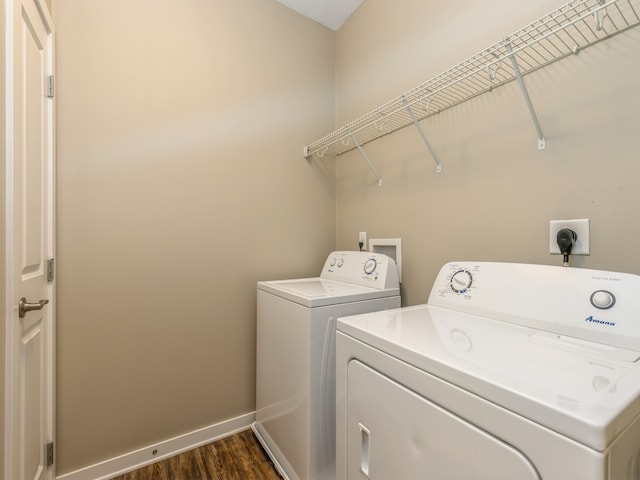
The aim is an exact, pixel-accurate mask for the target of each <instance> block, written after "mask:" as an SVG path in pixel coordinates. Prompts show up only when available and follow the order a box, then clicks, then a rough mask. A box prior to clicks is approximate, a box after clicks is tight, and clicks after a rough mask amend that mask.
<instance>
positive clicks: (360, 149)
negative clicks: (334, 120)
mask: <svg viewBox="0 0 640 480" xmlns="http://www.w3.org/2000/svg"><path fill="white" fill-rule="evenodd" d="M349 135H350V136H351V139H352V140H353V143H355V145H356V147H358V151H359V152H360V155H362V158H364V160H365V161H366V162H367V165H369V168H370V169H371V171H372V172H373V174H374V175H375V176H376V178H377V179H378V186H379V187H381V186H382V177H381V176H380V174H379V173H378V171H377V170H376V169H375V167H374V166H373V165H372V163H371V162H370V161H369V157H367V154H366V153H365V151H364V149H363V148H362V145H360V142H358V140H357V139H356V137H355V136H354V135H353V133H351V132H349Z"/></svg>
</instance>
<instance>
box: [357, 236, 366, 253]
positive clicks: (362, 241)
mask: <svg viewBox="0 0 640 480" xmlns="http://www.w3.org/2000/svg"><path fill="white" fill-rule="evenodd" d="M358 243H359V244H361V245H362V249H361V250H366V249H367V232H360V233H358Z"/></svg>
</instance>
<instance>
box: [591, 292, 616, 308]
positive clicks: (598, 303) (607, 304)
mask: <svg viewBox="0 0 640 480" xmlns="http://www.w3.org/2000/svg"><path fill="white" fill-rule="evenodd" d="M614 303H616V297H615V296H614V295H613V293H611V292H608V291H606V290H596V291H595V292H593V293H592V294H591V305H593V306H594V307H596V308H599V309H601V310H606V309H607V308H611V307H613V304H614Z"/></svg>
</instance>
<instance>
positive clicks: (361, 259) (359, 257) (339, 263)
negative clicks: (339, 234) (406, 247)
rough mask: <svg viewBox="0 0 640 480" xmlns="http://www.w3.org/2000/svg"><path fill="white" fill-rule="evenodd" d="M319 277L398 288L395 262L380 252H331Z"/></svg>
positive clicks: (381, 287) (363, 284)
mask: <svg viewBox="0 0 640 480" xmlns="http://www.w3.org/2000/svg"><path fill="white" fill-rule="evenodd" d="M320 277H322V278H326V279H331V280H337V281H342V282H347V283H354V284H356V285H362V286H366V287H372V288H378V289H388V288H399V284H398V270H397V267H396V263H395V262H394V261H393V259H392V258H390V257H388V256H386V255H383V254H381V253H371V252H357V251H353V252H352V251H338V252H332V253H331V254H329V256H328V257H327V260H326V262H325V264H324V267H323V268H322V273H321V274H320Z"/></svg>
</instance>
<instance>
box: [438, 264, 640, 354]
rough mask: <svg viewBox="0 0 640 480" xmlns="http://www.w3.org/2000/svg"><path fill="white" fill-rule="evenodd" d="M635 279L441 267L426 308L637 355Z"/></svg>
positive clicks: (639, 285)
mask: <svg viewBox="0 0 640 480" xmlns="http://www.w3.org/2000/svg"><path fill="white" fill-rule="evenodd" d="M638 292H640V276H638V275H633V274H629V273H619V272H607V271H601V270H590V269H585V268H572V267H558V266H548V265H528V264H517V263H493V262H451V263H447V264H446V265H444V266H443V267H442V269H441V270H440V273H439V274H438V277H437V279H436V281H435V283H434V285H433V288H432V290H431V294H430V295H429V302H428V303H429V305H434V306H438V307H443V308H448V309H452V310H457V311H461V312H466V313H471V314H475V315H480V316H483V317H489V318H495V319H497V320H503V321H506V322H510V323H515V324H519V325H524V326H529V327H533V328H536V329H539V330H544V331H547V332H551V333H554V334H559V335H567V336H570V337H573V338H578V339H584V340H589V341H593V342H598V343H603V344H606V345H610V346H616V347H620V348H626V349H631V350H634V351H640V322H639V321H638V319H639V318H640V295H638Z"/></svg>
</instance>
